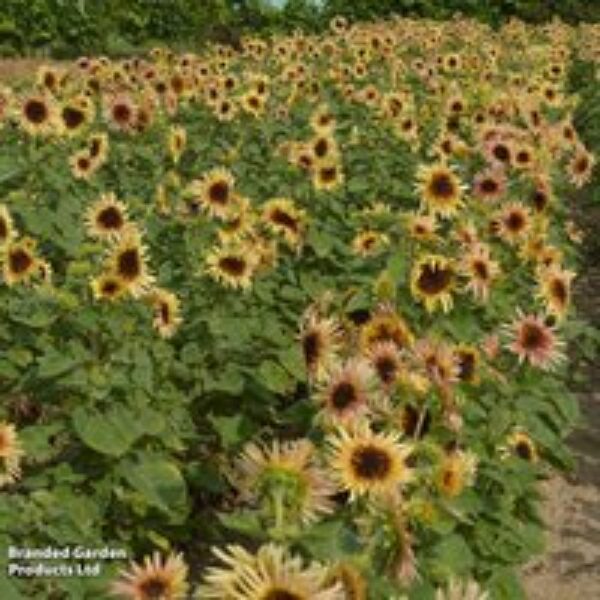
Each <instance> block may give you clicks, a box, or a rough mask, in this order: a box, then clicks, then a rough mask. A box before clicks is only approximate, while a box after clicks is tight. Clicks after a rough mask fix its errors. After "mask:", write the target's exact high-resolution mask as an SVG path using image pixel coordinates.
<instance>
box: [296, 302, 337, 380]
mask: <svg viewBox="0 0 600 600" xmlns="http://www.w3.org/2000/svg"><path fill="white" fill-rule="evenodd" d="M342 335H343V333H342V329H341V327H340V326H339V324H338V323H337V322H336V321H335V319H333V318H327V317H320V316H319V315H318V313H317V312H316V311H315V310H313V309H309V310H308V311H306V313H305V316H304V318H303V320H302V325H301V328H300V336H299V337H300V344H301V346H302V354H303V356H304V364H305V365H306V370H307V371H308V374H309V377H310V378H311V379H315V380H317V381H318V380H321V379H323V377H324V376H325V375H326V374H327V372H328V371H329V369H330V367H331V365H332V364H333V363H334V362H335V360H336V358H337V356H338V353H339V352H340V350H341V347H342Z"/></svg>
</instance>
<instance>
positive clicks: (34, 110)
mask: <svg viewBox="0 0 600 600" xmlns="http://www.w3.org/2000/svg"><path fill="white" fill-rule="evenodd" d="M18 118H19V124H20V125H21V128H22V129H23V130H24V131H26V132H27V133H28V134H29V135H49V134H52V133H54V132H55V131H56V127H57V124H58V114H57V108H56V102H55V101H54V100H53V99H52V98H51V97H49V96H27V97H25V98H23V99H22V100H21V102H20V103H19V106H18Z"/></svg>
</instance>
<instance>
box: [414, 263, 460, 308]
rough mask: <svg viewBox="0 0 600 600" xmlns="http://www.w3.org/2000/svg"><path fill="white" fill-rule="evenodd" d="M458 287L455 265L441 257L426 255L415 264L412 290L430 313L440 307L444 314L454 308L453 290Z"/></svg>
mask: <svg viewBox="0 0 600 600" xmlns="http://www.w3.org/2000/svg"><path fill="white" fill-rule="evenodd" d="M455 285H456V270H455V267H454V263H453V262H452V261H451V260H450V259H448V258H446V257H444V256H439V255H433V254H430V255H425V256H423V257H421V258H419V259H418V260H417V262H416V263H415V264H414V266H413V269H412V274H411V283H410V289H411V293H412V295H413V297H414V298H415V299H417V300H419V301H421V302H423V303H424V304H425V308H426V309H427V311H428V312H433V311H434V310H436V308H437V307H438V306H440V307H441V308H442V309H443V310H444V312H448V311H449V310H450V309H451V308H452V304H453V301H452V290H453V289H454V287H455Z"/></svg>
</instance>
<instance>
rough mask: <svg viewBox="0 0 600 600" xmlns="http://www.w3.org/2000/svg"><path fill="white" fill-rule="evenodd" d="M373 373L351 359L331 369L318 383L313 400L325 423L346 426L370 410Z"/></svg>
mask: <svg viewBox="0 0 600 600" xmlns="http://www.w3.org/2000/svg"><path fill="white" fill-rule="evenodd" d="M373 382H374V380H373V371H372V369H371V368H370V367H369V364H368V363H367V362H366V361H364V360H362V359H350V360H348V361H347V362H345V363H342V364H340V365H337V366H335V367H333V368H331V369H330V371H329V372H328V374H327V377H326V378H325V379H324V380H323V381H322V382H321V383H320V385H319V388H318V391H317V394H316V397H315V399H316V401H317V402H318V403H319V404H320V405H321V406H322V410H321V413H320V416H321V417H322V419H323V421H324V422H325V423H326V424H336V423H338V424H346V423H348V422H351V421H353V420H355V419H356V418H357V417H359V416H361V415H364V414H366V413H368V412H369V410H370V402H372V398H371V394H372V391H373Z"/></svg>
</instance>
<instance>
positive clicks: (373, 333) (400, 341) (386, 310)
mask: <svg viewBox="0 0 600 600" xmlns="http://www.w3.org/2000/svg"><path fill="white" fill-rule="evenodd" d="M413 339H414V338H413V334H412V332H411V330H410V328H409V327H408V325H407V323H406V322H405V321H404V319H403V318H402V317H401V316H400V315H398V314H397V313H396V312H395V311H394V309H393V308H391V307H389V306H380V307H379V308H378V309H377V311H375V313H374V314H373V315H372V316H371V317H370V318H369V320H368V321H367V322H366V323H364V324H363V325H362V326H361V328H360V332H359V346H360V348H361V350H363V351H368V350H370V349H371V348H372V347H373V346H374V345H375V344H377V343H379V342H387V341H390V342H393V343H394V344H395V345H396V347H397V348H398V349H399V350H403V349H406V348H409V347H410V346H411V345H412V343H413Z"/></svg>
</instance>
